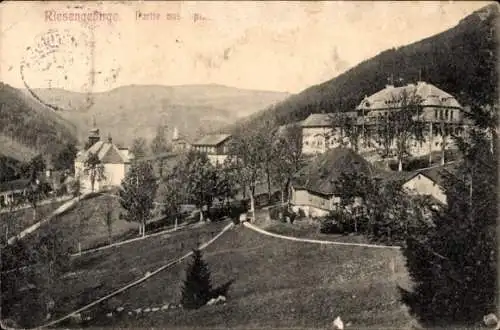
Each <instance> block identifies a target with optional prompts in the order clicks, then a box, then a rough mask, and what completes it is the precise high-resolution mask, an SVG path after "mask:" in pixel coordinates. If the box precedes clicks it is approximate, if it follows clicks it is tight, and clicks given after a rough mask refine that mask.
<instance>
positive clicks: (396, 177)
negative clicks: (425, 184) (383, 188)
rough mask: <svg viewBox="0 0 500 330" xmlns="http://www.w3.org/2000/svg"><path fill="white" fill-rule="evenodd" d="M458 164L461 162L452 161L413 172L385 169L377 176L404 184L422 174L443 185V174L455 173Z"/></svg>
mask: <svg viewBox="0 0 500 330" xmlns="http://www.w3.org/2000/svg"><path fill="white" fill-rule="evenodd" d="M458 165H459V164H458V163H456V162H450V163H448V164H445V165H439V166H433V167H429V168H423V169H419V170H415V171H411V172H406V171H401V172H397V171H384V172H379V173H378V175H377V177H378V178H380V179H382V180H384V181H387V182H400V183H401V184H404V183H406V182H408V181H410V180H411V179H413V178H414V177H416V176H417V175H419V174H422V175H424V176H426V177H428V178H429V179H431V180H432V181H433V182H435V183H436V184H438V185H440V186H443V185H444V182H443V181H444V179H443V174H445V173H454V172H455V171H456V169H457V166H458Z"/></svg>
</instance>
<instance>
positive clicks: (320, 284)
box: [91, 226, 410, 328]
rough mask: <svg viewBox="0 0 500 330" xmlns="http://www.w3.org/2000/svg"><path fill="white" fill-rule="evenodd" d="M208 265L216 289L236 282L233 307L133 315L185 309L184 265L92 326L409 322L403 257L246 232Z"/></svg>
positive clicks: (231, 237) (219, 247)
mask: <svg viewBox="0 0 500 330" xmlns="http://www.w3.org/2000/svg"><path fill="white" fill-rule="evenodd" d="M204 258H205V260H206V261H207V262H208V264H209V267H210V269H211V271H212V277H213V278H212V280H213V283H214V285H215V286H217V285H222V284H223V283H225V282H226V281H228V280H231V279H234V280H235V282H234V284H233V285H232V286H231V288H230V291H229V296H230V298H229V301H228V303H227V304H226V305H222V306H205V307H203V308H201V309H199V310H197V311H183V310H180V309H176V310H168V311H158V312H154V313H149V314H144V313H142V314H140V315H136V314H135V313H133V315H128V311H132V310H134V309H137V308H143V309H144V308H147V307H150V308H151V307H161V306H163V305H164V304H166V303H178V302H179V299H180V288H181V285H182V280H183V279H184V271H185V267H186V265H187V262H184V263H183V264H180V265H178V266H175V267H174V268H173V269H171V270H169V271H167V272H165V273H162V274H159V275H158V276H156V277H154V278H151V279H150V280H148V281H147V282H145V283H143V284H142V285H139V286H137V287H134V288H132V289H130V290H128V291H127V292H124V293H123V294H121V295H120V296H118V297H117V298H116V299H117V300H118V302H117V303H116V305H117V306H118V305H120V306H123V307H125V310H124V312H122V313H121V314H118V315H116V313H115V315H114V316H113V317H111V318H107V317H104V318H100V319H99V320H98V319H94V322H93V323H91V325H94V326H103V325H112V326H115V327H150V326H153V327H161V328H172V327H194V326H203V327H209V328H215V327H217V328H221V327H246V328H278V327H302V328H317V327H323V328H324V327H328V326H329V325H330V324H331V322H332V321H333V320H334V319H335V317H336V316H337V315H340V316H341V317H342V318H343V319H344V320H345V321H346V322H347V321H351V322H353V326H354V327H357V328H359V327H377V328H401V327H404V326H405V325H407V324H408V322H409V321H410V318H409V316H408V315H407V313H406V310H405V308H404V307H403V306H402V305H401V304H400V302H399V295H398V292H397V287H396V285H397V284H398V283H399V284H401V285H403V286H405V287H408V285H409V284H408V277H407V273H406V270H405V268H404V265H403V259H402V256H401V255H400V253H399V251H395V250H381V249H369V248H362V247H351V246H321V245H317V244H310V243H297V242H290V241H284V240H280V239H276V238H270V237H265V236H262V235H260V234H258V233H255V232H253V231H251V230H249V229H246V228H244V227H242V226H240V227H236V228H234V229H233V230H231V231H230V232H228V233H227V234H225V235H224V236H222V237H221V238H220V239H219V240H217V241H216V242H215V243H214V244H213V245H211V246H209V247H208V248H207V249H206V250H205V252H204ZM200 320H201V321H200Z"/></svg>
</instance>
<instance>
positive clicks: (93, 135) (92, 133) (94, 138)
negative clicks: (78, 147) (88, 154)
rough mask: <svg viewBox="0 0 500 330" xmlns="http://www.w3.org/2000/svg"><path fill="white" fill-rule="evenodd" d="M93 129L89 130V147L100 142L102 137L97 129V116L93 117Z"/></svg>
mask: <svg viewBox="0 0 500 330" xmlns="http://www.w3.org/2000/svg"><path fill="white" fill-rule="evenodd" d="M92 126H93V127H92V129H90V130H89V137H88V146H89V147H90V146H93V145H94V144H95V143H96V142H98V141H99V140H100V139H101V137H100V135H99V129H98V128H97V125H96V121H95V116H93V117H92Z"/></svg>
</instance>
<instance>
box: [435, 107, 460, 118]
mask: <svg viewBox="0 0 500 330" xmlns="http://www.w3.org/2000/svg"><path fill="white" fill-rule="evenodd" d="M454 113H455V111H454V110H449V109H445V110H443V109H439V110H438V109H434V119H438V118H439V120H453V114H454ZM438 115H439V116H438Z"/></svg>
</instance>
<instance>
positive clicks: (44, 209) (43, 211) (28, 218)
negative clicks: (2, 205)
mask: <svg viewBox="0 0 500 330" xmlns="http://www.w3.org/2000/svg"><path fill="white" fill-rule="evenodd" d="M63 203H64V202H54V203H49V204H43V205H40V206H38V207H37V217H36V220H34V219H33V209H32V208H31V207H30V208H25V209H21V210H18V211H15V212H12V213H0V235H2V237H11V236H14V235H17V234H19V233H20V232H21V231H23V230H24V229H26V228H27V227H29V226H31V225H33V224H34V223H35V222H36V221H38V220H41V219H44V218H45V217H46V216H48V215H50V214H51V213H52V212H53V211H54V210H55V209H57V208H58V207H59V206H61V205H62V204H63ZM8 221H10V224H11V225H10V228H9V229H8V230H7V228H8V227H9V226H8V224H7V222H8Z"/></svg>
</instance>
